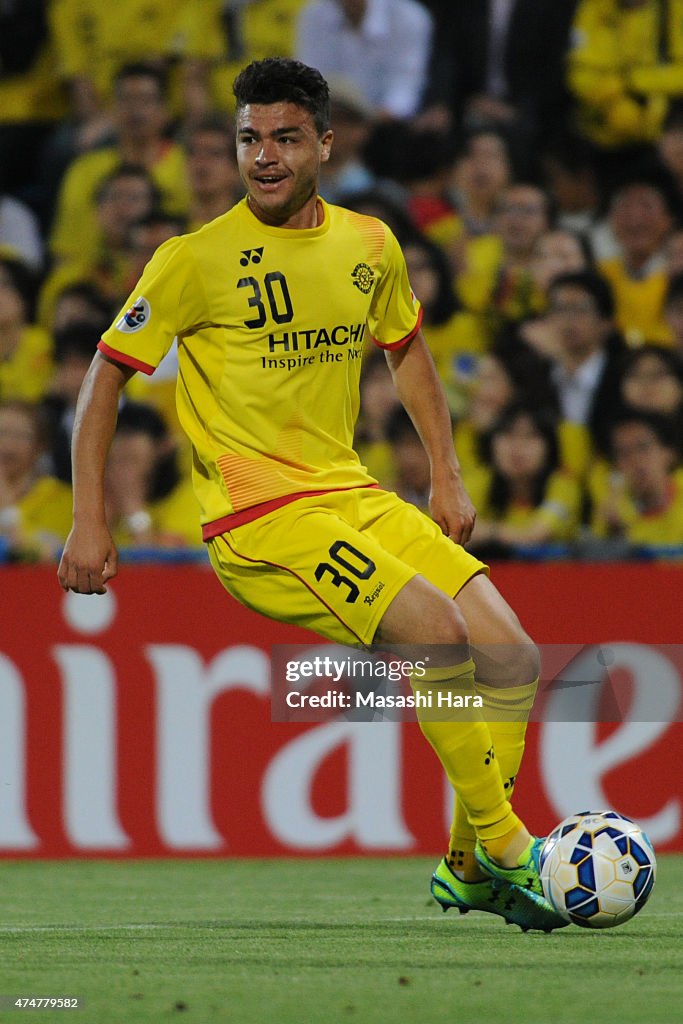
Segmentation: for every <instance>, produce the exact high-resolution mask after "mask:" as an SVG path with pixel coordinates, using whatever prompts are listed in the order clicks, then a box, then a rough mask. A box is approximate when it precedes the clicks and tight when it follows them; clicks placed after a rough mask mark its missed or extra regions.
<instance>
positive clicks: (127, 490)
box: [105, 402, 202, 547]
mask: <svg viewBox="0 0 683 1024" xmlns="http://www.w3.org/2000/svg"><path fill="white" fill-rule="evenodd" d="M105 504H106V510H107V522H108V524H109V528H110V530H111V532H112V536H113V537H114V540H115V541H116V543H117V544H120V545H122V546H124V547H151V546H154V547H201V545H202V537H201V529H200V526H199V506H198V505H197V499H196V498H195V496H194V492H193V490H192V485H191V483H190V481H189V480H188V479H187V478H184V477H182V476H181V474H180V472H179V469H178V465H177V462H176V446H175V440H174V439H173V438H172V437H171V435H170V433H169V431H168V428H167V426H166V424H165V423H164V421H163V419H162V418H161V416H160V415H159V414H158V413H157V412H155V410H154V409H153V408H152V407H151V406H147V405H143V404H138V403H134V402H128V403H126V404H125V405H124V406H123V408H122V409H121V410H120V412H119V419H118V425H117V431H116V436H115V437H114V441H113V443H112V446H111V451H110V453H109V461H108V464H107V472H106V476H105Z"/></svg>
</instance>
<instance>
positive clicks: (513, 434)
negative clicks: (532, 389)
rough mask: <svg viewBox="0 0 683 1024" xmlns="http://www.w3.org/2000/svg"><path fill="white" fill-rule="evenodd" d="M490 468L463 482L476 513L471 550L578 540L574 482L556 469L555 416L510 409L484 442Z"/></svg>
mask: <svg viewBox="0 0 683 1024" xmlns="http://www.w3.org/2000/svg"><path fill="white" fill-rule="evenodd" d="M488 449H489V458H490V466H489V470H488V472H486V471H481V470H480V471H479V473H477V474H473V475H472V477H471V479H470V480H468V481H467V486H468V490H469V493H470V496H471V497H472V500H473V501H474V503H475V505H476V506H477V508H478V515H477V522H476V524H475V527H474V532H473V534H472V539H471V545H472V547H473V548H475V549H477V548H479V549H481V548H483V547H484V546H490V545H493V544H495V545H497V546H502V547H503V548H513V549H514V548H531V547H535V546H537V545H543V544H550V543H566V542H569V541H572V540H573V539H574V538H575V537H576V533H577V528H578V524H579V517H580V513H581V500H582V494H581V488H580V486H579V484H578V481H577V480H576V479H575V478H574V477H573V476H571V474H569V473H567V472H566V471H565V470H562V469H561V468H560V462H559V446H558V440H557V431H556V425H555V419H554V417H553V415H552V414H551V413H550V412H548V411H546V410H544V409H539V408H538V407H536V408H532V407H529V406H525V405H513V406H510V407H509V408H508V409H507V410H506V411H505V412H504V413H503V415H502V416H501V417H500V419H499V420H498V422H497V423H496V425H495V427H494V429H493V431H492V433H491V435H490V438H489V440H488Z"/></svg>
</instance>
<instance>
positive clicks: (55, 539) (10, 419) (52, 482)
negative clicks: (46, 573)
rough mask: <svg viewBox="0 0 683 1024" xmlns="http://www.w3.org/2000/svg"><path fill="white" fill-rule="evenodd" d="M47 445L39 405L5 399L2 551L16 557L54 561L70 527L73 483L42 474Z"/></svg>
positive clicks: (0, 464) (0, 422)
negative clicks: (69, 483) (66, 482)
mask: <svg viewBox="0 0 683 1024" xmlns="http://www.w3.org/2000/svg"><path fill="white" fill-rule="evenodd" d="M46 447H47V437H46V430H45V424H44V423H43V420H42V416H41V412H40V410H39V409H38V408H37V407H36V406H34V405H31V404H30V403H27V402H21V401H7V402H2V403H0V552H2V554H3V556H4V558H8V559H10V560H12V561H31V562H33V561H49V560H52V559H54V558H55V557H56V555H57V553H58V551H59V549H60V548H61V546H62V544H63V543H64V541H65V540H66V537H67V534H68V532H69V530H70V528H71V505H72V501H71V488H70V487H69V486H68V485H67V484H65V483H62V481H60V480H57V479H55V478H54V477H52V476H47V475H45V474H44V473H43V457H44V454H45V451H46Z"/></svg>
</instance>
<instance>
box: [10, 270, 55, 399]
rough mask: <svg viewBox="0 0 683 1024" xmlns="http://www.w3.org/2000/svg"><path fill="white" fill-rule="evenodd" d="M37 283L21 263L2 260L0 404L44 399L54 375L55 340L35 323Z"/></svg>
mask: <svg viewBox="0 0 683 1024" xmlns="http://www.w3.org/2000/svg"><path fill="white" fill-rule="evenodd" d="M35 286H36V282H35V279H34V277H33V274H32V273H31V271H30V270H29V269H28V268H27V267H25V266H24V264H23V263H20V262H19V261H18V260H12V259H3V258H0V401H3V402H4V401H6V400H7V399H9V398H17V399H23V400H24V401H27V402H33V401H36V400H37V399H39V398H41V397H42V395H43V393H44V391H45V388H46V386H47V383H48V381H49V379H50V375H51V373H52V340H51V338H50V336H49V335H48V334H47V333H46V332H45V331H44V330H43V329H42V328H41V327H38V326H36V324H35V323H34V322H33V316H34V302H35Z"/></svg>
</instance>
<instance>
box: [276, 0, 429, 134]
mask: <svg viewBox="0 0 683 1024" xmlns="http://www.w3.org/2000/svg"><path fill="white" fill-rule="evenodd" d="M431 37H432V17H431V15H430V14H429V12H428V11H427V10H426V9H425V8H424V7H423V6H422V5H421V4H419V3H417V2H416V0H313V2H312V3H309V4H307V5H306V6H305V7H304V9H303V10H302V12H301V14H300V16H299V24H298V30H297V43H296V57H297V58H298V59H299V60H301V61H303V62H304V64H311V65H313V67H317V68H318V69H319V70H320V71H321V72H322V73H323V75H325V77H328V78H329V77H330V76H335V75H343V76H345V77H346V78H351V79H353V81H354V82H355V84H356V85H357V86H358V88H359V89H360V90H361V91H362V93H363V95H364V97H365V99H366V101H367V102H368V104H369V105H370V106H371V107H373V108H374V109H375V110H376V111H377V112H378V113H379V114H380V115H383V116H388V117H392V118H407V117H412V116H413V115H414V114H415V113H417V111H418V109H419V105H420V101H421V99H422V93H423V90H424V87H425V84H426V78H427V66H428V62H429V55H430V46H431Z"/></svg>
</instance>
